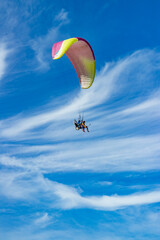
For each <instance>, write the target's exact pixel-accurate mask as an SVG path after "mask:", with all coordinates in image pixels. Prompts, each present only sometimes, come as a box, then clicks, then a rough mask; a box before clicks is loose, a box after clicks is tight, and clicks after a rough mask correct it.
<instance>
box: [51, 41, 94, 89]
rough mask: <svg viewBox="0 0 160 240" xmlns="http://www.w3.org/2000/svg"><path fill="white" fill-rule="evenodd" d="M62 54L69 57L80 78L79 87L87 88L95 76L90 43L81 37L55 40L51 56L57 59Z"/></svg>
mask: <svg viewBox="0 0 160 240" xmlns="http://www.w3.org/2000/svg"><path fill="white" fill-rule="evenodd" d="M64 54H66V55H67V57H68V58H69V59H70V61H71V63H72V64H73V66H74V68H75V70H76V72H77V75H78V77H79V80H80V84H81V88H84V89H86V88H89V87H90V86H91V85H92V83H93V81H94V77H95V71H96V62H95V57H94V53H93V50H92V48H91V46H90V44H89V43H88V42H87V41H86V40H85V39H83V38H78V37H76V38H69V39H67V40H64V41H61V42H57V43H55V44H54V45H53V48H52V58H53V59H59V58H61V57H62V56H63V55H64Z"/></svg>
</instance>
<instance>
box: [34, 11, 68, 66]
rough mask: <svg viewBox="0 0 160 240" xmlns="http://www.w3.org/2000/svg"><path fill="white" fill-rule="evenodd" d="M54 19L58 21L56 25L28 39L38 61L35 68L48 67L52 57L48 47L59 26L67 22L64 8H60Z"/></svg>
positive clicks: (52, 41) (50, 46)
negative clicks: (38, 35) (41, 34)
mask: <svg viewBox="0 0 160 240" xmlns="http://www.w3.org/2000/svg"><path fill="white" fill-rule="evenodd" d="M55 21H58V24H56V25H57V26H56V27H52V28H50V29H49V30H48V32H47V33H46V34H45V35H43V36H40V37H38V38H37V39H34V40H31V41H30V44H31V48H32V49H33V50H34V52H35V56H36V60H37V62H38V67H37V70H42V71H43V70H48V69H49V65H50V63H51V59H52V58H51V52H50V49H51V48H52V45H53V44H54V43H55V42H56V40H57V38H58V36H59V34H60V28H61V26H63V25H64V24H68V23H69V18H68V12H67V11H66V10H65V9H61V11H60V12H59V13H58V15H56V16H55Z"/></svg>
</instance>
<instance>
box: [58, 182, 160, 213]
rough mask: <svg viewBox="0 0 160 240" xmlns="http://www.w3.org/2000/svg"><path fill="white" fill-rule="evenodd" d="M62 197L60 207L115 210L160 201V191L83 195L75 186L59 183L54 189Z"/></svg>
mask: <svg viewBox="0 0 160 240" xmlns="http://www.w3.org/2000/svg"><path fill="white" fill-rule="evenodd" d="M54 191H55V194H56V195H57V196H59V197H60V199H61V202H59V204H60V207H61V208H63V209H71V208H85V207H87V208H92V209H97V210H115V209H119V208H123V207H128V206H135V205H143V204H151V203H156V202H160V191H154V192H148V193H141V194H140V193H139V194H132V195H128V196H118V195H115V196H100V197H99V196H90V197H84V196H83V197H82V196H81V195H80V194H79V193H78V192H77V191H76V190H75V189H74V188H71V187H68V186H64V185H57V187H56V189H55V190H54Z"/></svg>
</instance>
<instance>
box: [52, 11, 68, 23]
mask: <svg viewBox="0 0 160 240" xmlns="http://www.w3.org/2000/svg"><path fill="white" fill-rule="evenodd" d="M55 20H56V21H61V22H63V24H64V23H69V18H68V12H67V11H66V10H65V9H64V8H62V9H61V11H60V12H59V13H58V14H57V15H56V16H55Z"/></svg>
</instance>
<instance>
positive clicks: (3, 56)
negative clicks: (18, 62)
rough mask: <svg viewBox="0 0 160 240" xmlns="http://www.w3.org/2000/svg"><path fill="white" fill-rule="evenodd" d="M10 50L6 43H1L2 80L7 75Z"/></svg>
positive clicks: (0, 63) (0, 68)
mask: <svg viewBox="0 0 160 240" xmlns="http://www.w3.org/2000/svg"><path fill="white" fill-rule="evenodd" d="M9 52H10V51H9V50H8V48H7V46H6V44H4V43H0V80H1V79H2V78H3V76H4V74H5V73H6V70H7V66H8V62H7V58H8V55H9Z"/></svg>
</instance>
